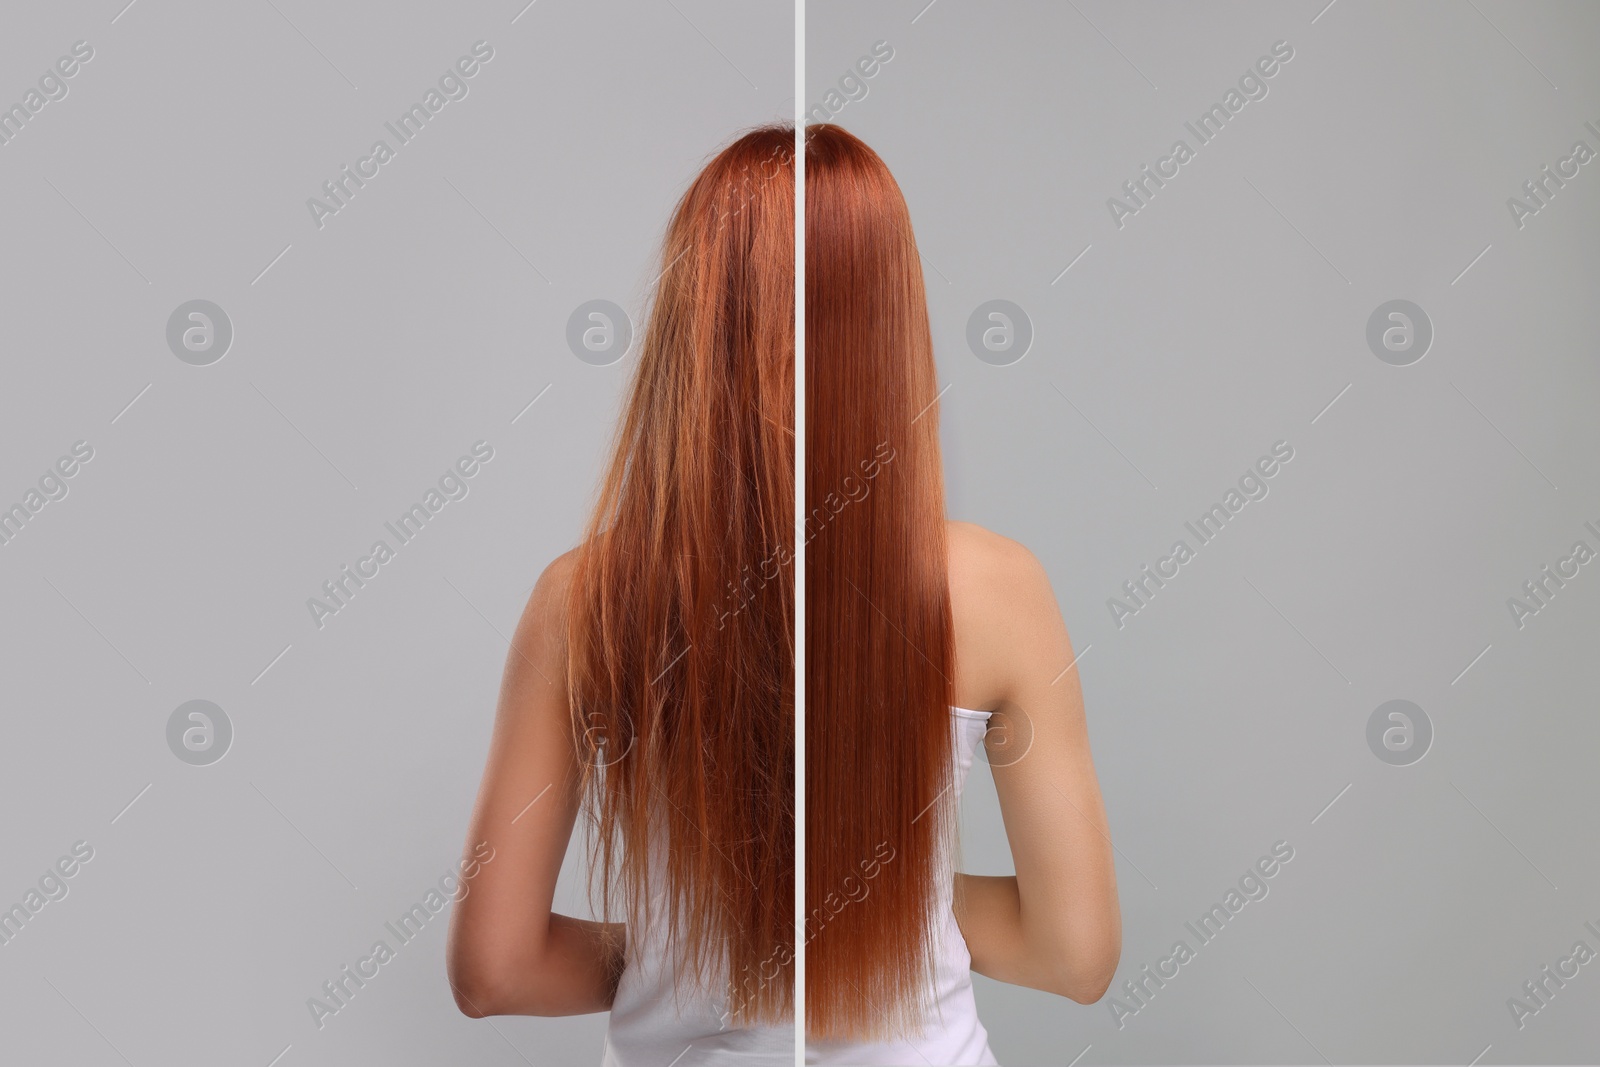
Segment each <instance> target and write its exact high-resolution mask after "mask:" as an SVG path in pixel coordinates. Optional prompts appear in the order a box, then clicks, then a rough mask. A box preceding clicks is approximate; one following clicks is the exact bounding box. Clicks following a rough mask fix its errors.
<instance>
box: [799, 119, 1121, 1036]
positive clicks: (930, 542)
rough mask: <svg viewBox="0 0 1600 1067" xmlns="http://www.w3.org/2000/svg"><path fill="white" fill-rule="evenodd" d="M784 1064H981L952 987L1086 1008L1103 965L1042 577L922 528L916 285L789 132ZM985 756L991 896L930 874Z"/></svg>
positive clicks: (1103, 840)
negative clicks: (799, 614) (789, 953)
mask: <svg viewBox="0 0 1600 1067" xmlns="http://www.w3.org/2000/svg"><path fill="white" fill-rule="evenodd" d="M805 260H806V263H805V269H806V425H807V433H806V504H807V509H808V510H807V522H806V542H807V543H806V649H807V657H806V914H807V923H806V933H805V936H806V955H805V958H806V1038H807V1044H806V1061H807V1062H808V1063H849V1064H880V1063H882V1064H908V1063H929V1064H958V1063H959V1064H983V1063H994V1062H995V1060H994V1058H993V1055H992V1053H991V1052H990V1050H989V1047H988V1039H987V1034H986V1031H985V1029H984V1027H983V1024H982V1023H981V1022H979V1020H978V1017H977V1011H976V1007H975V1005H974V1001H973V992H972V980H971V975H970V973H969V971H977V972H978V973H979V974H985V975H988V976H990V977H991V978H995V979H998V980H1000V981H1004V982H1011V983H1015V984H1017V985H1024V986H1031V987H1033V988H1035V989H1042V990H1046V991H1049V992H1052V993H1057V994H1060V995H1061V996H1065V997H1070V998H1072V999H1073V1000H1076V1001H1079V1002H1082V1003H1089V1002H1092V1001H1094V1000H1097V999H1099V997H1100V996H1101V994H1103V993H1104V992H1105V989H1106V986H1107V985H1108V984H1109V983H1110V980H1111V976H1112V974H1113V973H1114V972H1115V970H1116V965H1117V960H1118V957H1119V955H1120V952H1121V921H1120V917H1119V913H1118V909H1117V895H1116V881H1115V871H1114V867H1113V864H1112V857H1111V847H1110V838H1109V836H1108V831H1107V826H1106V819H1105V812H1104V809H1103V806H1102V804H1101V799H1100V790H1099V786H1098V784H1097V782H1096V779H1095V773H1094V765H1093V763H1092V762H1091V760H1090V756H1089V743H1088V733H1087V728H1086V726H1085V722H1084V713H1083V700H1082V695H1081V692H1080V689H1079V686H1078V675H1077V672H1076V671H1075V670H1069V669H1065V668H1068V667H1069V665H1070V664H1072V662H1073V652H1072V646H1071V643H1070V642H1069V641H1068V639H1067V631H1066V627H1065V626H1064V625H1063V623H1062V620H1061V614H1060V612H1059V611H1058V610H1057V608H1056V604H1055V599H1054V597H1053V596H1052V594H1051V592H1050V584H1049V581H1048V579H1047V578H1046V576H1045V572H1044V569H1043V567H1041V566H1040V565H1039V563H1038V561H1037V560H1035V559H1034V557H1033V556H1032V555H1031V554H1029V552H1028V551H1027V549H1025V548H1023V547H1022V546H1020V545H1017V544H1015V543H1013V542H1011V541H1008V540H1006V539H1005V538H1003V537H999V536H997V535H995V534H992V533H989V532H988V531H986V530H983V529H981V528H979V527H977V526H971V525H967V524H964V523H946V521H945V514H944V491H943V476H942V473H941V469H940V459H939V441H938V411H937V407H936V406H935V405H936V398H937V396H938V385H937V382H936V375H935V369H934V361H933V346H932V340H931V336H930V333H929V328H928V314H927V304H926V298H925V295H924V292H923V285H922V269H921V266H920V264H919V262H918V254H917V249H916V244H915V241H914V240H913V238H912V235H911V220H910V216H909V214H908V213H907V211H906V205H905V201H904V199H903V198H902V197H901V194H900V190H899V187H898V186H897V185H896V184H895V181H894V178H893V177H891V176H890V174H889V171H888V169H887V168H886V167H885V166H884V164H883V161H882V160H880V159H879V158H878V156H877V155H876V154H874V153H873V151H872V150H871V149H870V148H868V147H867V146H866V145H865V144H863V143H862V142H861V141H859V140H857V139H856V138H855V137H853V136H851V135H850V134H848V133H846V132H845V131H844V130H842V129H840V128H838V127H836V126H828V125H820V126H811V127H808V128H807V130H806V251H805ZM986 738H987V744H988V746H989V753H990V756H991V763H992V764H993V765H994V781H995V787H996V790H997V791H998V793H999V796H1000V808H1001V812H1002V814H1003V816H1004V819H1005V827H1006V836H1007V838H1008V839H1009V841H1010V844H1011V852H1012V856H1013V859H1014V863H1015V869H1016V872H1017V873H1016V874H1015V875H1014V876H1010V877H1003V878H1002V877H979V876H973V875H964V874H956V873H954V870H953V841H952V838H953V836H954V818H955V814H956V804H957V800H958V798H959V795H960V791H961V785H962V781H963V779H964V778H965V777H966V773H967V771H968V769H969V768H970V766H971V763H972V759H973V755H974V752H975V750H976V747H977V745H978V744H979V743H980V742H983V741H985V739H986Z"/></svg>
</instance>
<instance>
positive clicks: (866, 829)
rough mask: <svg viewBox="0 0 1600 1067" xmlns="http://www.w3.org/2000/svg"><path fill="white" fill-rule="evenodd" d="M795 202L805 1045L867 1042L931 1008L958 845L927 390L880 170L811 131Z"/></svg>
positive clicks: (945, 598) (919, 325)
mask: <svg viewBox="0 0 1600 1067" xmlns="http://www.w3.org/2000/svg"><path fill="white" fill-rule="evenodd" d="M805 195H806V251H805V259H806V263H805V271H806V279H805V280H806V308H805V315H806V320H805V327H806V333H805V337H806V366H805V370H806V518H807V522H806V537H807V545H806V590H805V591H806V670H805V686H806V724H805V727H806V880H805V892H806V901H805V904H806V924H805V929H806V1033H807V1035H808V1036H811V1037H817V1038H824V1039H826V1038H834V1039H857V1040H862V1039H873V1038H883V1037H891V1036H894V1035H895V1034H897V1033H905V1032H908V1031H909V1030H910V1029H911V1028H913V1027H916V1026H919V1025H921V1023H922V1020H923V1019H924V1018H925V1016H926V1013H927V1012H928V1011H929V1010H930V1008H931V1005H930V1004H929V1003H928V994H929V991H930V990H931V988H932V984H933V948H934V931H935V930H936V929H937V926H936V925H935V924H936V922H937V917H936V916H935V915H934V914H933V912H934V899H935V891H936V879H937V878H939V877H941V876H942V875H941V873H940V872H941V857H942V855H943V850H944V849H945V848H946V847H948V845H949V844H950V841H949V837H950V834H951V832H952V830H951V827H952V812H951V810H950V808H951V806H950V804H949V801H948V798H949V786H950V783H951V780H952V774H951V749H952V739H951V727H950V712H949V708H950V703H951V695H952V693H951V689H952V687H951V682H950V678H951V677H952V676H953V674H954V671H953V663H954V658H955V656H954V648H953V644H952V641H953V637H952V622H951V615H950V590H949V577H948V574H947V572H946V562H945V560H946V546H945V513H944V489H943V474H942V471H941V467H940V461H939V443H938V441H939V436H938V435H939V429H938V409H937V407H936V404H935V401H936V399H937V394H938V387H937V382H936V375H935V370H934V361H933V341H932V336H931V333H930V331H929V327H928V309H927V298H926V294H925V293H924V290H923V281H922V267H921V265H920V263H919V260H918V255H917V247H916V243H915V240H914V239H913V237H912V233H911V218H910V214H909V213H908V211H907V210H906V204H905V200H904V198H903V197H902V196H901V193H900V189H899V186H898V185H896V184H895V180H894V178H893V177H892V176H891V175H890V173H889V170H888V168H887V167H885V166H884V164H883V161H882V160H881V159H879V158H878V156H877V155H876V153H874V152H873V151H872V149H870V148H868V147H867V146H866V145H865V144H863V143H862V142H861V141H860V140H858V139H856V138H855V137H853V136H851V135H850V134H848V133H846V132H845V131H844V130H843V129H841V128H839V127H837V126H832V125H815V126H809V127H807V129H806V189H805ZM868 494H870V495H868ZM847 501H848V502H849V503H848V504H847V503H846V502H847Z"/></svg>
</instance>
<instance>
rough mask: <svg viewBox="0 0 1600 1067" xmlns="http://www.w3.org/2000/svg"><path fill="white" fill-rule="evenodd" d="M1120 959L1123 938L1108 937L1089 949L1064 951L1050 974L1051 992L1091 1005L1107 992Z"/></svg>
mask: <svg viewBox="0 0 1600 1067" xmlns="http://www.w3.org/2000/svg"><path fill="white" fill-rule="evenodd" d="M1121 961H1122V939H1121V937H1118V938H1116V939H1115V940H1108V941H1106V942H1105V943H1104V944H1102V945H1099V946H1097V947H1095V948H1094V949H1091V950H1089V951H1087V952H1086V951H1083V950H1082V949H1081V948H1080V949H1079V950H1078V951H1077V952H1074V953H1070V954H1063V955H1062V957H1061V964H1060V966H1058V967H1057V969H1056V971H1055V973H1054V974H1053V975H1052V976H1051V983H1050V992H1052V993H1054V994H1056V995H1057V996H1062V997H1066V998H1067V999H1068V1000H1072V1001H1076V1002H1077V1003H1079V1004H1093V1003H1095V1002H1096V1001H1098V1000H1099V999H1100V998H1101V997H1103V996H1105V995H1106V990H1107V989H1110V988H1111V980H1112V979H1113V978H1115V977H1116V974H1117V964H1118V963H1120V962H1121Z"/></svg>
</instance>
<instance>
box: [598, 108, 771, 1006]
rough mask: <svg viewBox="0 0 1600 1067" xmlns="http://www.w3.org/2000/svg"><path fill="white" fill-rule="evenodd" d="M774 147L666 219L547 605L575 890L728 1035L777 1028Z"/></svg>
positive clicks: (756, 141)
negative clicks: (559, 621) (584, 525)
mask: <svg viewBox="0 0 1600 1067" xmlns="http://www.w3.org/2000/svg"><path fill="white" fill-rule="evenodd" d="M793 146H794V131H793V129H792V128H789V127H782V126H773V127H766V128H762V129H758V130H755V131H753V132H751V133H748V134H746V135H745V136H743V137H741V138H740V139H738V140H737V141H735V142H734V143H733V144H732V145H730V146H729V147H728V148H726V149H724V150H723V151H722V152H721V153H720V154H718V155H717V156H716V157H715V158H714V159H713V160H712V161H711V162H710V163H709V164H708V165H707V166H706V167H705V168H704V170H703V171H702V172H701V174H700V175H699V176H698V177H697V178H696V179H695V181H694V182H693V184H692V185H691V186H690V187H689V189H688V191H687V192H686V193H685V194H684V196H683V198H682V199H681V200H680V202H679V203H678V206H677V209H676V211H675V212H674V214H673V217H672V220H671V222H670V224H669V226H668V229H667V233H666V238H665V242H664V247H663V250H662V262H661V265H662V274H661V276H660V280H659V285H658V287H657V292H656V297H655V303H654V307H653V308H652V309H651V312H650V315H649V323H648V326H647V327H646V329H645V330H644V333H643V338H642V342H641V344H640V348H639V357H638V367H637V370H636V372H635V374H634V378H633V384H632V387H631V391H630V393H629V396H628V399H627V402H626V410H625V412H624V414H623V416H622V419H621V421H620V423H619V425H618V430H617V440H616V444H615V448H614V452H613V456H612V459H611V462H610V466H609V469H608V471H607V473H606V475H605V477H604V480H603V482H602V484H601V487H600V491H599V500H598V503H597V505H596V508H595V511H594V516H593V518H592V520H591V523H590V527H589V530H588V535H587V537H586V539H585V542H584V544H583V547H582V548H581V549H580V550H579V553H578V557H577V563H576V568H575V571H574V576H573V582H572V586H571V590H572V592H571V600H570V603H569V604H568V672H569V674H568V687H569V691H570V695H571V704H572V713H573V729H574V735H575V742H576V744H577V745H578V750H579V754H580V765H581V767H582V774H583V779H584V780H583V783H582V794H583V796H584V797H585V807H586V810H587V812H588V813H589V816H590V820H591V831H592V833H591V868H590V869H591V872H594V874H595V883H592V887H593V886H594V885H598V895H599V897H600V898H601V901H602V908H603V909H604V911H605V913H606V914H607V915H612V914H617V912H616V911H615V910H614V907H615V906H618V905H620V908H621V914H623V915H625V916H626V919H627V921H628V922H629V927H630V929H631V930H635V931H636V930H638V929H640V925H641V924H642V923H643V922H644V920H645V917H646V915H647V914H649V913H650V911H651V909H650V907H649V905H650V902H651V899H652V897H654V898H656V899H657V901H658V902H659V903H664V905H665V909H664V916H663V917H664V920H665V922H666V924H667V928H668V943H669V945H671V946H672V947H673V948H674V949H675V951H676V952H677V953H678V954H679V955H678V956H677V957H676V958H677V959H679V960H681V970H680V972H679V988H680V990H681V989H683V988H684V986H685V984H686V983H687V982H690V981H701V982H704V981H707V980H716V979H715V976H716V975H718V974H719V973H720V974H721V975H722V976H723V980H725V981H726V983H727V990H726V996H727V1000H726V1003H727V1005H728V1012H729V1015H730V1016H731V1017H732V1018H733V1019H734V1020H736V1021H738V1022H741V1023H756V1022H770V1021H778V1020H782V1019H784V1018H786V1017H788V1016H791V1015H792V1014H793V985H794V973H793V955H794V845H795V833H794V625H793V612H794V577H793V569H792V564H793V553H794V447H795V439H794V158H793V157H794V150H793ZM713 992H722V991H720V990H713Z"/></svg>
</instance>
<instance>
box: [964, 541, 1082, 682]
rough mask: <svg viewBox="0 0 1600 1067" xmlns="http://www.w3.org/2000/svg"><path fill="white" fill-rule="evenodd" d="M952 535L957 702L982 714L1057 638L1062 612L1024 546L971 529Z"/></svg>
mask: <svg viewBox="0 0 1600 1067" xmlns="http://www.w3.org/2000/svg"><path fill="white" fill-rule="evenodd" d="M947 531H948V533H947V538H946V543H947V545H948V556H949V564H948V565H949V571H950V612H951V616H952V619H953V621H954V623H955V644H956V671H957V682H956V690H957V692H956V699H957V702H958V703H961V704H962V705H963V706H964V707H976V708H980V709H983V708H985V707H986V705H989V704H992V703H993V702H994V701H996V700H998V699H1000V698H1001V697H1003V696H1004V695H1005V694H1006V693H1008V692H1009V691H1010V690H1011V688H1012V687H1013V683H1014V681H1015V677H1016V675H1017V672H1018V671H1019V670H1022V669H1025V664H1027V663H1030V662H1031V661H1032V660H1033V659H1034V658H1036V657H1038V656H1039V655H1040V654H1041V651H1042V649H1043V642H1045V641H1047V640H1052V639H1053V638H1054V634H1055V631H1056V630H1058V629H1059V627H1060V625H1061V622H1060V618H1061V616H1060V611H1059V609H1058V608H1057V607H1056V601H1055V594H1054V593H1053V592H1051V589H1050V577H1049V575H1048V574H1046V572H1045V569H1044V565H1043V564H1042V563H1040V562H1039V559H1038V557H1036V556H1035V555H1034V554H1033V553H1032V552H1031V551H1029V550H1028V548H1027V547H1026V546H1024V545H1022V544H1020V543H1018V542H1016V541H1013V540H1012V539H1011V538H1009V537H1004V536H1002V535H1000V534H997V533H995V532H994V531H992V530H987V529H984V528H983V527H982V526H977V525H975V524H973V523H968V522H952V523H949V524H948V526H947Z"/></svg>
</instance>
